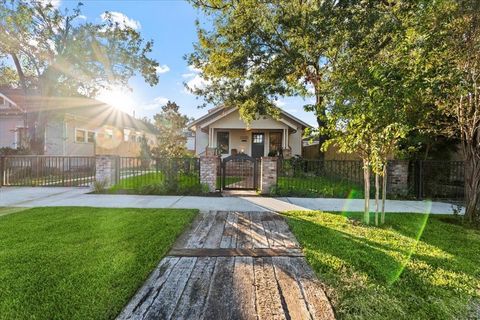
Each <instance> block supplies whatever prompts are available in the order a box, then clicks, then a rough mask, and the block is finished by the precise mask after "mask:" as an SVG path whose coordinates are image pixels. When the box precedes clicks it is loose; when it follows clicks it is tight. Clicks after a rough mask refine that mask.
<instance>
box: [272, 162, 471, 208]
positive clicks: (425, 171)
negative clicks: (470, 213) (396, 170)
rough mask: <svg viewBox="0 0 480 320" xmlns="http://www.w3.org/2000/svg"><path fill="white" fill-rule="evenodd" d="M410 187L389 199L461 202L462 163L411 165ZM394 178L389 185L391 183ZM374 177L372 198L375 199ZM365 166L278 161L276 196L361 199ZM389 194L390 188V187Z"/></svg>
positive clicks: (409, 164)
mask: <svg viewBox="0 0 480 320" xmlns="http://www.w3.org/2000/svg"><path fill="white" fill-rule="evenodd" d="M407 174H408V177H407V179H408V184H407V185H405V186H404V188H403V190H400V192H399V193H398V194H392V193H390V194H389V195H388V196H389V197H395V198H407V199H417V200H422V199H434V200H458V201H461V200H463V199H464V197H465V187H464V182H465V172H464V162H463V161H434V160H424V161H420V160H418V161H410V162H409V163H408V172H407ZM391 178H392V177H391V176H390V177H389V179H388V183H389V184H390V183H392V179H391ZM373 180H374V176H373V174H371V186H372V190H371V193H372V194H371V195H372V196H373V192H374V190H373V188H374V187H373ZM363 181H364V177H363V163H362V162H361V161H349V160H345V161H343V160H325V161H323V160H306V159H301V158H292V159H288V160H286V159H279V162H278V178H277V186H276V188H275V189H274V194H275V195H280V196H309V197H339V198H346V197H352V198H362V197H363V196H364V192H363ZM387 190H390V185H389V186H387Z"/></svg>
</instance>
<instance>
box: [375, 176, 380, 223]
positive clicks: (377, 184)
mask: <svg viewBox="0 0 480 320" xmlns="http://www.w3.org/2000/svg"><path fill="white" fill-rule="evenodd" d="M379 196H380V176H379V174H378V173H377V172H375V225H376V226H378V200H379Z"/></svg>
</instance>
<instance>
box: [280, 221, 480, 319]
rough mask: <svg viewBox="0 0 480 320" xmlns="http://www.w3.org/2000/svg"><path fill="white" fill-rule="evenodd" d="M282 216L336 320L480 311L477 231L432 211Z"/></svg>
mask: <svg viewBox="0 0 480 320" xmlns="http://www.w3.org/2000/svg"><path fill="white" fill-rule="evenodd" d="M285 215H286V216H287V219H288V224H289V226H290V228H291V230H292V232H293V233H294V234H295V236H296V238H297V239H298V240H299V242H300V244H301V245H302V247H303V248H304V249H303V250H304V252H305V254H306V258H307V261H308V262H309V264H310V265H311V266H312V268H313V269H314V270H315V272H316V273H317V275H318V277H319V278H320V279H321V280H322V282H323V283H325V285H326V288H327V293H328V296H329V299H330V301H332V302H333V305H334V308H335V312H336V316H337V317H338V318H339V319H369V320H370V319H373V320H375V319H379V320H380V319H381V320H383V319H475V318H476V317H477V316H478V304H479V302H480V293H479V291H478V288H479V286H480V280H479V279H480V277H479V274H480V268H479V265H478V261H479V260H480V252H479V251H478V250H477V248H478V247H479V246H480V232H479V231H475V230H469V229H465V228H464V227H462V226H459V225H455V224H451V223H445V222H443V221H444V219H446V217H445V216H432V215H430V216H429V215H427V214H411V213H389V214H388V220H387V223H386V225H385V226H383V227H372V226H365V225H363V224H361V223H360V222H359V221H358V220H360V219H361V218H362V213H358V212H357V213H352V212H343V213H341V214H340V213H336V214H334V213H327V212H287V213H285ZM449 219H450V220H456V219H455V218H452V217H449ZM450 220H448V221H450ZM466 243H468V244H469V245H465V244H466Z"/></svg>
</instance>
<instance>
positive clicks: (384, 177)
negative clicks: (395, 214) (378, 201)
mask: <svg viewBox="0 0 480 320" xmlns="http://www.w3.org/2000/svg"><path fill="white" fill-rule="evenodd" d="M386 199H387V162H385V163H384V164H383V175H382V217H381V218H380V223H381V224H384V223H385V201H386Z"/></svg>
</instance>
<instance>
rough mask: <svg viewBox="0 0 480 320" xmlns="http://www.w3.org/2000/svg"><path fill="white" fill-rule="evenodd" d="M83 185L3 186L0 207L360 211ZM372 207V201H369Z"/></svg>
mask: <svg viewBox="0 0 480 320" xmlns="http://www.w3.org/2000/svg"><path fill="white" fill-rule="evenodd" d="M89 192H90V189H89V188H82V187H72V188H63V187H51V188H44V187H3V188H0V207H48V206H89V207H112V208H115V207H116V208H128V207H130V208H196V209H199V210H201V211H210V210H215V211H222V210H233V211H264V210H269V211H276V212H282V211H288V210H324V211H363V200H361V199H325V198H290V197H288V198H270V197H258V196H257V197H256V196H239V197H193V196H146V195H109V194H88V193H89ZM371 208H372V209H373V201H372V202H371ZM386 211H387V212H416V213H431V214H452V213H453V207H452V205H451V204H449V203H444V202H430V201H403V200H387V203H386Z"/></svg>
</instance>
